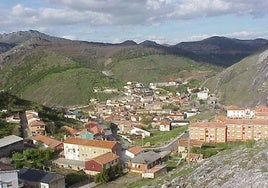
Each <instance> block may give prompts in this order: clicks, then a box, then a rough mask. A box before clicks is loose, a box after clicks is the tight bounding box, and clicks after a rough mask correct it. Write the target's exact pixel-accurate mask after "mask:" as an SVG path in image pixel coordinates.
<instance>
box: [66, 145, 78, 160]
mask: <svg viewBox="0 0 268 188" xmlns="http://www.w3.org/2000/svg"><path fill="white" fill-rule="evenodd" d="M63 145H64V156H65V158H66V159H71V160H79V159H80V158H79V147H78V145H75V144H67V143H64V144H63Z"/></svg>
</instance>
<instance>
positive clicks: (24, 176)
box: [19, 167, 65, 188]
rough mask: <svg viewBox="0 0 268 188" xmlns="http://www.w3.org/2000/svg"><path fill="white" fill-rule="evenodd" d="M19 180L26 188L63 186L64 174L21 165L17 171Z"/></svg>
mask: <svg viewBox="0 0 268 188" xmlns="http://www.w3.org/2000/svg"><path fill="white" fill-rule="evenodd" d="M19 182H20V183H22V184H23V185H24V187H27V188H36V187H41V188H64V187H65V178H64V176H62V175H60V174H57V173H55V172H47V171H43V170H38V169H33V168H27V167H23V168H22V169H21V170H20V171H19Z"/></svg>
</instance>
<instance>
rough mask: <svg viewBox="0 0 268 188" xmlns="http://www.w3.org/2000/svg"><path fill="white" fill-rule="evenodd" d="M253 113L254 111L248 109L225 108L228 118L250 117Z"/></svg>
mask: <svg viewBox="0 0 268 188" xmlns="http://www.w3.org/2000/svg"><path fill="white" fill-rule="evenodd" d="M254 115H255V112H254V111H252V110H250V109H235V110H227V117H228V118H239V119H251V118H253V117H254Z"/></svg>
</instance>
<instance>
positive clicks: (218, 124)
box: [190, 122, 226, 128]
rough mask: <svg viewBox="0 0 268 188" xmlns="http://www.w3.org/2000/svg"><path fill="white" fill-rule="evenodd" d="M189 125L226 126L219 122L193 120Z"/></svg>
mask: <svg viewBox="0 0 268 188" xmlns="http://www.w3.org/2000/svg"><path fill="white" fill-rule="evenodd" d="M190 127H223V128H224V127H226V125H225V123H221V122H195V123H192V124H190Z"/></svg>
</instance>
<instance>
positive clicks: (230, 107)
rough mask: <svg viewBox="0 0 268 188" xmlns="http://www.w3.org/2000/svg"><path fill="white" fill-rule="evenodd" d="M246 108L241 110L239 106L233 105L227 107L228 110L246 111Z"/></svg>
mask: <svg viewBox="0 0 268 188" xmlns="http://www.w3.org/2000/svg"><path fill="white" fill-rule="evenodd" d="M244 109H245V108H241V107H239V106H234V105H231V106H228V107H227V110H244Z"/></svg>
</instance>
